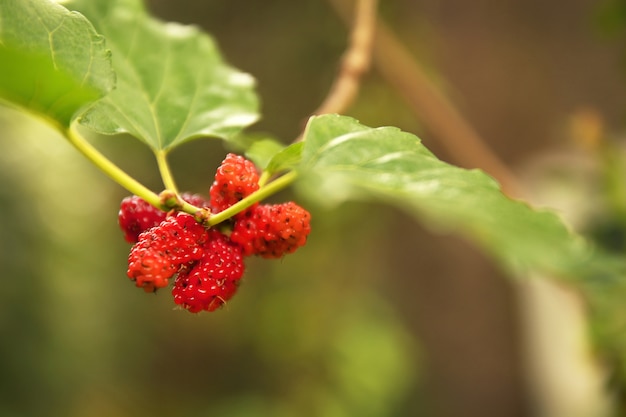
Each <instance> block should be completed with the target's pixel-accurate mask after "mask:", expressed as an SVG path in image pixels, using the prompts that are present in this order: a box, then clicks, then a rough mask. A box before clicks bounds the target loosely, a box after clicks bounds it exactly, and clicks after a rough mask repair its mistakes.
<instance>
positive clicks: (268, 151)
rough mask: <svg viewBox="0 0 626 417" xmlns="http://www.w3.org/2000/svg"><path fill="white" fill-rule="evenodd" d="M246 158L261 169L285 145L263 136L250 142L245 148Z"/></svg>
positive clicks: (264, 167) (265, 166)
mask: <svg viewBox="0 0 626 417" xmlns="http://www.w3.org/2000/svg"><path fill="white" fill-rule="evenodd" d="M244 149H245V152H244V153H245V155H246V158H248V159H249V160H251V161H252V162H254V164H255V165H256V166H257V167H259V168H262V169H264V170H265V169H266V168H267V165H268V164H269V162H270V161H271V160H272V158H274V156H275V155H276V154H278V153H280V152H281V151H282V150H283V149H285V145H283V144H282V143H280V142H278V141H277V140H274V139H269V138H264V139H258V140H255V141H254V142H251V143H250V144H249V145H248V146H246V147H245V148H244Z"/></svg>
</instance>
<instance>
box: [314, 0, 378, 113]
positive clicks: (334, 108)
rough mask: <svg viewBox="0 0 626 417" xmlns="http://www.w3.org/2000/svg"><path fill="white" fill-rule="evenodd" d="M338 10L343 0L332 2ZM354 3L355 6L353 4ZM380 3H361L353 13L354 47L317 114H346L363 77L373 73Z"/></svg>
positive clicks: (360, 0) (347, 53) (358, 2)
mask: <svg viewBox="0 0 626 417" xmlns="http://www.w3.org/2000/svg"><path fill="white" fill-rule="evenodd" d="M329 1H330V3H331V4H332V5H333V6H334V7H335V8H339V7H341V3H344V2H342V1H340V0H329ZM351 3H353V2H351ZM376 7H377V1H376V0H357V1H356V4H355V5H354V7H353V10H354V11H353V10H350V11H349V14H350V17H349V18H348V19H350V20H351V19H352V14H354V23H353V27H352V33H351V35H350V44H349V47H348V49H347V50H346V52H345V53H344V55H343V58H342V61H341V67H340V69H339V73H338V74H337V77H336V78H335V81H334V83H333V85H332V87H331V88H330V91H329V93H328V95H327V96H326V98H325V99H324V101H323V102H322V104H321V105H320V106H319V107H318V108H317V110H315V111H314V112H313V114H326V113H342V112H344V111H345V110H346V109H347V108H348V107H350V104H352V102H353V101H354V99H355V98H356V96H357V94H358V92H359V83H360V80H361V76H362V75H363V74H364V73H365V72H367V71H368V70H369V67H370V61H371V55H372V45H373V40H374V29H375V27H376Z"/></svg>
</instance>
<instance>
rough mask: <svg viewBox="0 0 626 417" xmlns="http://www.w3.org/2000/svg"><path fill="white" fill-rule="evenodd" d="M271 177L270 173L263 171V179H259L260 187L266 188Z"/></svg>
mask: <svg viewBox="0 0 626 417" xmlns="http://www.w3.org/2000/svg"><path fill="white" fill-rule="evenodd" d="M271 176H272V174H270V172H269V171H263V172H262V173H261V178H259V187H260V188H262V187H263V186H265V184H267V182H268V181H269V179H270V177H271Z"/></svg>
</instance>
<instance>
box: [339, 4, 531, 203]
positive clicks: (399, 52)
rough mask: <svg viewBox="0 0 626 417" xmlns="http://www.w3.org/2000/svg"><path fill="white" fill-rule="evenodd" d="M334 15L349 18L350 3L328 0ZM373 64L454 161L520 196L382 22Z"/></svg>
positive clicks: (517, 186) (517, 187)
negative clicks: (334, 8)
mask: <svg viewBox="0 0 626 417" xmlns="http://www.w3.org/2000/svg"><path fill="white" fill-rule="evenodd" d="M330 1H331V3H333V5H335V6H337V7H336V9H337V12H338V13H339V14H340V16H341V17H342V18H343V19H344V21H348V19H349V9H350V7H349V4H350V3H352V1H343V0H330ZM375 33H376V37H375V39H374V54H373V62H374V65H375V66H376V68H377V69H378V72H379V73H380V74H381V75H382V76H383V78H384V79H385V80H386V81H387V83H388V84H389V85H391V86H392V87H393V88H394V89H395V90H396V91H397V92H398V93H399V94H400V95H401V96H402V97H403V98H404V100H405V101H406V103H407V104H408V105H409V107H410V108H411V110H412V111H413V113H414V114H415V115H416V116H417V117H418V118H419V120H420V121H421V122H422V123H423V124H424V126H425V127H426V128H427V129H428V130H429V131H431V132H432V133H433V135H434V136H435V137H436V138H438V139H439V140H440V141H441V143H442V144H443V145H444V147H445V148H446V149H447V151H448V152H449V153H450V155H451V156H452V158H454V160H455V161H456V162H457V163H459V164H461V165H463V166H465V167H467V168H481V169H483V170H484V171H485V172H487V173H488V174H489V175H491V176H492V177H494V178H495V179H496V180H498V181H499V182H500V184H501V186H502V189H503V191H504V192H505V193H506V194H508V195H520V194H521V193H522V186H521V185H520V184H519V182H518V180H517V178H516V177H515V175H514V174H513V173H512V172H511V171H510V170H509V168H508V167H507V166H506V165H505V164H504V163H503V162H502V161H501V160H500V158H499V157H498V156H497V155H496V154H495V153H494V152H493V151H492V150H491V148H490V147H489V146H488V145H487V144H486V143H485V142H484V141H483V140H482V138H481V137H480V135H478V133H477V132H476V131H475V130H474V129H473V128H472V126H471V125H470V123H468V122H467V121H466V120H465V118H464V117H463V116H462V115H461V113H460V112H459V111H458V110H457V109H456V108H455V107H454V105H453V104H452V103H451V102H450V101H449V100H448V99H447V98H446V97H445V96H444V94H442V93H441V91H439V89H438V88H437V86H436V85H435V84H434V83H432V82H431V81H430V80H429V78H428V76H427V75H426V73H425V71H424V70H423V69H422V67H421V66H420V65H419V63H418V62H417V61H416V59H415V58H414V57H413V56H412V55H411V53H410V52H409V51H408V50H407V49H406V48H405V47H404V46H403V45H402V43H401V42H400V41H399V40H398V39H397V38H396V36H395V35H394V34H393V33H392V31H391V30H390V29H389V28H388V27H387V26H386V25H385V24H384V23H382V22H380V21H379V22H378V23H377V25H376V30H375Z"/></svg>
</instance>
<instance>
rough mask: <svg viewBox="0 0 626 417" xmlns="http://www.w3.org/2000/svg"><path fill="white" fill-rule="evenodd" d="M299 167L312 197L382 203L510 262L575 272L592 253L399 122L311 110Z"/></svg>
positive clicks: (550, 218)
mask: <svg viewBox="0 0 626 417" xmlns="http://www.w3.org/2000/svg"><path fill="white" fill-rule="evenodd" d="M300 169H301V171H302V175H303V178H302V179H303V181H300V186H301V187H302V190H303V191H304V192H305V193H307V194H308V195H309V196H311V197H314V198H316V199H317V200H319V201H322V202H324V203H327V204H338V203H341V202H344V201H347V200H355V199H361V200H363V199H378V200H383V201H386V202H389V203H391V204H393V205H395V206H397V207H400V208H402V209H405V210H407V211H408V212H409V213H411V214H412V215H414V216H415V217H416V218H417V219H419V220H421V221H422V222H423V223H426V224H427V225H430V226H433V227H436V228H437V229H439V230H441V229H443V230H446V231H453V232H458V233H461V234H462V235H464V236H465V237H467V238H469V239H471V240H473V241H474V242H476V243H478V244H479V245H481V246H482V247H483V248H484V249H486V250H487V251H488V252H489V253H491V254H492V255H494V256H495V257H496V258H498V259H500V260H501V261H502V262H503V263H504V264H505V265H507V266H510V267H513V268H515V269H521V270H523V271H526V270H529V269H538V270H544V271H546V272H550V273H554V274H574V275H575V274H581V273H583V270H585V271H587V272H589V268H592V263H591V259H592V258H593V257H594V256H595V255H594V253H593V252H592V251H591V250H590V248H589V247H588V246H587V244H586V243H585V241H583V239H581V238H580V237H578V236H576V235H574V234H572V233H571V232H570V231H569V230H568V229H567V227H566V226H565V225H564V224H563V222H562V221H561V220H560V219H559V218H558V217H557V216H556V215H555V214H554V213H552V212H548V211H539V210H534V209H533V208H531V207H529V206H528V205H527V204H525V203H523V202H521V201H514V200H512V199H510V198H507V197H506V196H505V195H503V194H502V192H501V191H500V189H499V186H498V184H497V183H496V182H495V181H494V180H493V179H492V178H491V177H489V176H487V175H486V174H484V173H483V172H481V171H478V170H465V169H461V168H458V167H455V166H452V165H449V164H447V163H445V162H443V161H441V160H439V159H437V158H436V157H435V156H434V155H433V154H432V153H431V152H430V151H428V150H427V149H426V148H425V147H424V146H423V145H422V144H421V142H420V140H419V139H418V138H417V137H415V136H413V135H411V134H409V133H405V132H402V131H400V130H399V129H396V128H392V127H382V128H377V129H373V128H370V127H367V126H363V125H361V124H359V123H358V122H357V121H356V120H354V119H351V118H348V117H342V116H336V115H325V116H318V117H313V118H312V119H311V120H310V121H309V124H308V125H307V128H306V131H305V136H304V148H303V151H302V164H301V167H300ZM373 221H374V219H373ZM596 266H597V265H596Z"/></svg>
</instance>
